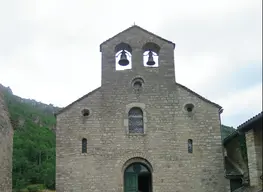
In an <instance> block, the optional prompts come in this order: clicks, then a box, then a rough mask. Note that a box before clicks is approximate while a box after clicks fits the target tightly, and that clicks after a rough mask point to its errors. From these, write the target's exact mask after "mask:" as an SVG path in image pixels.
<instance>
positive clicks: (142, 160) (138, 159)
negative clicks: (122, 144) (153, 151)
mask: <svg viewBox="0 0 263 192" xmlns="http://www.w3.org/2000/svg"><path fill="white" fill-rule="evenodd" d="M133 163H140V164H143V165H145V166H146V167H147V168H148V169H149V171H150V172H151V173H153V167H152V165H151V163H150V162H149V161H148V160H147V159H145V158H142V157H133V158H131V159H129V160H127V161H126V162H125V163H124V164H123V166H122V169H121V172H122V173H124V171H125V170H126V169H127V168H128V167H129V166H130V165H132V164H133Z"/></svg>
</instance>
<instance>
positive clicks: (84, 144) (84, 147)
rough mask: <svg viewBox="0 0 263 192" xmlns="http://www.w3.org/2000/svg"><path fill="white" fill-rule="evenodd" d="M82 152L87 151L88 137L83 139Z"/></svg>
mask: <svg viewBox="0 0 263 192" xmlns="http://www.w3.org/2000/svg"><path fill="white" fill-rule="evenodd" d="M82 153H87V139H86V138H83V139H82Z"/></svg>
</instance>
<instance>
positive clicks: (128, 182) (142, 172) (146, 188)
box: [124, 163, 152, 192]
mask: <svg viewBox="0 0 263 192" xmlns="http://www.w3.org/2000/svg"><path fill="white" fill-rule="evenodd" d="M124 192H152V173H151V170H150V169H149V168H148V167H147V166H146V165H145V164H143V163H132V164H130V165H129V166H128V167H127V168H126V169H125V171H124Z"/></svg>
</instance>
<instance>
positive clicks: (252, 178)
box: [223, 112, 263, 192]
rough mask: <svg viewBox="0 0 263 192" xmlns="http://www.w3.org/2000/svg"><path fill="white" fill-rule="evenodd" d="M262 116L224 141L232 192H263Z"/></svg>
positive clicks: (252, 120)
mask: <svg viewBox="0 0 263 192" xmlns="http://www.w3.org/2000/svg"><path fill="white" fill-rule="evenodd" d="M262 115H263V112H261V113H259V114H258V115H256V116H254V117H252V118H251V119H249V120H247V121H246V122H244V123H242V124H241V125H239V126H238V127H237V129H236V131H234V132H233V133H231V134H230V135H229V136H228V137H226V138H225V139H224V141H223V144H224V152H225V176H226V178H228V179H229V181H230V190H231V191H235V192H238V191H240V192H245V191H248V192H258V191H262Z"/></svg>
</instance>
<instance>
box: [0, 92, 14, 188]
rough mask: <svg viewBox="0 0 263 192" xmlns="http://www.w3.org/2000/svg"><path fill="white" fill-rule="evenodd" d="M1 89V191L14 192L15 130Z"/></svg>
mask: <svg viewBox="0 0 263 192" xmlns="http://www.w3.org/2000/svg"><path fill="white" fill-rule="evenodd" d="M3 97H4V96H3V94H2V92H1V89H0V191H1V192H11V191H12V153H13V128H12V126H11V123H10V119H9V114H8V111H7V107H6V105H5V103H4V98H3Z"/></svg>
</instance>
